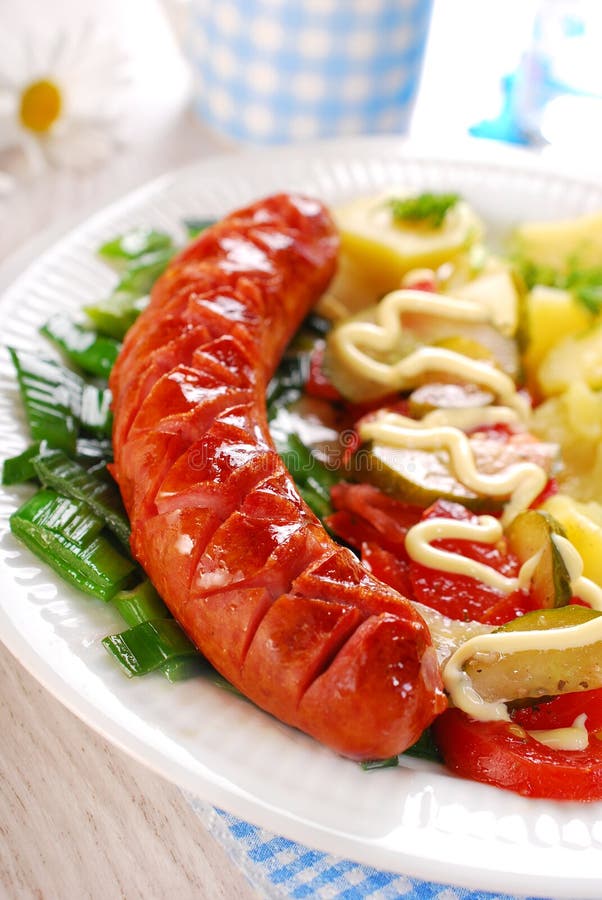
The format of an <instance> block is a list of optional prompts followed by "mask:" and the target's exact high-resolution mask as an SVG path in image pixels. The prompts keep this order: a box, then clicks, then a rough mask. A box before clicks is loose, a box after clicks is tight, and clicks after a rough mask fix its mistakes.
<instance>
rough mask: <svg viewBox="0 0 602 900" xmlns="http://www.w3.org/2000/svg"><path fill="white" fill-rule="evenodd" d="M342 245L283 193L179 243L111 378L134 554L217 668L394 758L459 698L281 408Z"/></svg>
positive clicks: (330, 737) (365, 750) (316, 209)
mask: <svg viewBox="0 0 602 900" xmlns="http://www.w3.org/2000/svg"><path fill="white" fill-rule="evenodd" d="M337 252H338V237H337V233H336V229H335V227H334V225H333V222H332V220H331V218H330V216H329V214H328V212H327V211H326V209H325V208H324V207H323V206H322V204H320V203H319V202H318V201H316V200H313V199H310V198H307V197H301V196H297V195H288V194H278V195H275V196H272V197H268V198H266V199H265V200H262V201H259V202H257V203H255V204H253V205H252V206H249V207H248V208H246V209H242V210H239V211H237V212H235V213H233V214H232V215H230V216H228V217H227V218H226V219H223V220H222V221H221V222H219V223H218V224H216V225H214V226H212V227H211V228H209V229H207V230H206V231H205V232H203V233H202V234H201V235H200V236H199V237H198V238H197V239H196V240H195V241H193V243H192V244H190V245H189V246H188V247H187V248H186V249H185V250H184V251H183V252H182V253H180V255H179V256H178V257H177V258H176V259H175V260H174V261H173V262H172V264H171V265H170V266H169V268H168V269H167V271H166V272H165V274H164V275H163V276H162V277H161V278H160V279H159V281H158V282H157V284H156V285H155V288H154V289H153V292H152V295H151V300H150V303H149V306H148V308H147V309H146V310H145V311H144V312H143V313H142V314H141V316H140V317H139V319H138V320H137V322H136V323H135V324H134V325H133V327H132V328H131V329H130V331H129V332H128V334H127V336H126V338H125V341H124V345H123V349H122V351H121V353H120V356H119V359H118V360H117V363H116V365H115V367H114V369H113V373H112V375H111V381H110V387H111V390H112V392H113V403H114V407H113V408H114V435H113V439H114V451H115V463H114V466H113V474H114V476H115V478H116V480H117V482H118V484H119V487H120V489H121V493H122V496H123V499H124V502H125V505H126V508H127V511H128V514H129V516H130V520H131V524H132V550H133V553H134V555H135V556H136V558H137V559H138V560H139V562H140V563H141V565H142V566H143V567H144V569H145V570H146V572H147V573H148V575H149V577H150V578H151V580H152V581H153V583H154V584H155V586H156V587H157V589H158V591H159V592H160V593H161V595H162V597H163V599H164V600H165V602H166V604H167V606H168V607H169V609H170V610H171V612H172V613H173V615H174V617H175V618H176V619H177V620H178V621H179V622H180V623H181V625H182V627H183V628H184V629H185V631H186V632H187V634H188V635H189V636H190V637H191V639H192V640H193V641H194V642H195V644H196V645H197V646H198V648H199V649H200V651H201V652H202V653H203V654H204V655H205V656H206V657H207V659H208V660H209V661H210V662H211V663H212V665H213V666H215V668H216V669H217V670H218V671H219V672H221V673H222V675H223V676H224V677H225V678H227V679H228V680H229V681H230V682H231V683H232V684H233V685H235V687H237V688H238V689H239V690H240V691H241V692H242V693H244V694H245V695H246V696H247V697H249V698H250V699H251V700H253V701H254V702H255V703H256V704H257V705H258V706H260V707H262V708H263V709H265V710H267V711H268V712H270V713H272V714H273V715H275V716H277V717H278V718H279V719H281V720H282V721H283V722H286V723H288V724H290V725H293V726H295V727H297V728H299V729H301V730H303V731H305V732H307V733H308V734H310V735H312V736H313V737H315V738H317V739H318V740H319V741H322V742H323V743H324V744H326V745H328V746H329V747H331V748H332V749H334V750H336V751H337V752H339V753H341V754H343V755H346V756H349V757H352V758H354V759H378V758H385V757H388V756H392V755H394V754H397V753H400V752H402V751H403V750H405V749H406V748H407V747H408V746H410V745H411V744H413V743H414V742H415V741H416V740H417V739H418V737H419V736H420V734H421V732H422V731H423V730H424V728H425V727H427V726H428V725H429V723H430V722H431V721H432V720H433V718H434V717H435V716H436V715H437V714H438V713H439V712H441V711H442V710H443V709H444V708H445V705H446V701H445V697H444V694H443V689H442V684H441V678H440V673H439V669H438V666H437V662H436V657H435V651H434V648H433V647H432V645H431V639H430V634H429V632H428V629H427V627H426V625H425V624H424V622H423V620H422V619H421V618H420V616H419V615H418V613H417V612H416V611H415V610H414V608H413V607H412V605H411V604H410V603H409V601H407V600H406V599H405V598H403V597H402V596H401V595H400V594H398V593H396V592H395V591H394V590H393V589H391V588H389V587H387V586H385V585H384V584H382V583H381V582H380V581H378V580H377V579H375V578H374V577H373V576H372V575H370V573H369V572H367V570H366V569H364V568H363V567H362V565H361V564H360V563H359V562H358V560H357V559H356V558H355V557H354V556H353V554H352V553H351V552H350V551H348V550H347V549H345V548H343V547H340V546H339V545H337V544H336V543H335V542H334V541H333V540H332V539H331V538H330V537H329V536H328V534H327V533H326V531H325V530H324V528H323V527H322V525H321V524H320V522H319V521H318V520H317V519H316V517H315V516H314V515H313V513H312V512H311V511H310V510H309V508H308V507H307V506H306V504H305V503H304V502H303V501H302V500H301V498H300V496H299V494H298V492H297V490H296V487H295V485H294V483H293V481H292V478H291V476H290V475H289V474H288V472H287V470H286V468H285V467H284V464H283V463H282V461H281V460H280V458H279V456H278V454H277V453H276V451H275V449H274V445H273V443H272V440H271V438H270V434H269V430H268V425H267V419H266V412H265V389H266V384H267V382H268V380H269V378H270V377H271V375H272V373H273V371H274V369H275V367H276V365H277V364H278V361H279V359H280V356H281V355H282V352H283V350H284V348H285V346H286V344H287V343H288V341H289V340H290V338H291V337H292V335H293V334H294V332H295V331H296V329H297V328H298V326H299V325H300V323H301V321H302V320H303V318H304V317H305V315H306V314H307V312H308V311H309V309H310V308H311V306H312V304H313V303H315V302H316V301H317V299H318V298H319V296H320V295H321V293H322V292H323V291H324V290H325V288H326V287H327V285H328V283H329V281H330V279H331V278H332V275H333V273H334V271H335V268H336V259H337Z"/></svg>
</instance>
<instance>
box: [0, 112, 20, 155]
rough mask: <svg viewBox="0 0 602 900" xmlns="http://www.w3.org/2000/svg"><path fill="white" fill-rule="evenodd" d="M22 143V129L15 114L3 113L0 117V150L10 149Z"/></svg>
mask: <svg viewBox="0 0 602 900" xmlns="http://www.w3.org/2000/svg"><path fill="white" fill-rule="evenodd" d="M22 143H23V131H22V129H21V128H20V126H19V122H18V119H17V118H16V117H15V116H11V115H3V116H1V117H0V151H3V150H10V149H11V148H13V147H17V146H21V144H22Z"/></svg>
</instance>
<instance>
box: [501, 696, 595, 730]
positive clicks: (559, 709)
mask: <svg viewBox="0 0 602 900" xmlns="http://www.w3.org/2000/svg"><path fill="white" fill-rule="evenodd" d="M583 713H585V715H586V716H587V718H586V720H585V727H586V728H587V730H588V731H589V732H592V733H595V732H597V731H602V688H596V689H595V690H593V691H578V692H576V693H573V694H559V695H558V697H553V698H551V699H550V700H545V701H540V702H538V703H536V704H535V705H534V706H524V707H522V708H521V709H516V710H514V712H513V713H512V719H513V721H515V722H517V723H518V724H519V725H522V727H523V728H528V729H530V730H531V729H537V728H543V729H546V728H568V727H569V726H570V725H572V724H573V722H574V721H575V719H576V718H577V716H580V715H582V714H583Z"/></svg>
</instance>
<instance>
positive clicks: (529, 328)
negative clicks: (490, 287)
mask: <svg viewBox="0 0 602 900" xmlns="http://www.w3.org/2000/svg"><path fill="white" fill-rule="evenodd" d="M591 323H592V315H591V313H589V312H588V311H587V309H586V308H585V307H584V306H583V305H582V304H580V303H579V302H578V301H577V300H576V299H575V297H574V296H573V294H571V293H570V291H563V290H560V289H559V288H552V287H544V286H543V285H536V286H535V287H534V288H533V289H532V290H531V291H529V293H528V294H527V296H526V298H525V308H524V327H525V338H526V353H525V359H524V364H525V368H526V370H527V373H528V375H529V376H530V380H532V379H533V378H536V377H537V371H538V369H539V366H540V365H541V363H542V361H543V359H544V358H545V357H546V356H547V354H548V353H549V352H550V350H551V349H552V348H553V347H555V346H556V345H557V344H558V343H559V342H560V341H562V340H564V339H565V338H566V337H569V336H571V335H575V334H580V333H583V332H585V331H586V329H587V328H589V327H590V325H591Z"/></svg>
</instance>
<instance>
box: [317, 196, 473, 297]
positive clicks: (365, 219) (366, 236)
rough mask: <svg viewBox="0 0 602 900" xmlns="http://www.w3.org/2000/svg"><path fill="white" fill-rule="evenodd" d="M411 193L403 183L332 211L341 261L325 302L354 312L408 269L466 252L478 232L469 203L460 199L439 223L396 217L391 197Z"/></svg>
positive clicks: (434, 265)
mask: <svg viewBox="0 0 602 900" xmlns="http://www.w3.org/2000/svg"><path fill="white" fill-rule="evenodd" d="M409 196H412V194H411V192H409V191H408V189H407V188H404V189H399V190H390V191H387V192H385V193H382V194H380V195H378V196H370V197H360V198H359V199H357V200H353V201H352V202H350V203H348V204H346V205H344V206H341V207H340V208H339V209H337V210H335V212H334V217H335V221H336V223H337V225H338V227H339V229H340V232H341V263H340V268H339V273H338V275H337V277H336V278H335V280H334V282H333V284H332V285H331V287H330V289H329V291H328V294H327V301H328V302H332V298H333V297H334V298H335V300H336V301H337V303H338V304H340V305H341V306H342V307H345V308H347V310H349V312H354V311H356V310H357V309H360V308H362V307H364V306H369V305H371V304H373V303H375V302H376V301H377V300H378V299H379V298H380V297H382V296H383V294H386V293H388V292H389V291H392V290H396V289H397V288H399V287H400V286H401V280H402V278H403V276H404V275H405V274H406V272H409V271H410V269H415V268H423V267H427V268H430V269H436V268H437V267H438V266H439V265H441V264H442V263H444V262H447V261H449V260H452V259H454V257H457V256H458V255H460V254H462V253H464V252H466V251H467V250H468V249H469V248H470V246H471V245H472V244H473V243H474V242H476V241H477V240H478V239H479V238H480V236H481V233H482V225H481V222H480V220H479V218H478V217H477V215H476V214H475V213H474V211H473V210H472V209H471V207H470V206H469V205H468V204H467V203H465V202H464V201H462V200H460V201H458V203H456V205H455V206H454V207H452V208H451V209H450V210H449V211H448V213H447V214H446V215H445V218H444V220H443V223H442V225H441V226H440V227H437V228H432V227H428V226H426V225H425V224H423V223H420V222H418V223H417V222H412V221H405V222H404V221H397V220H395V219H394V217H393V213H392V210H391V206H390V201H391V200H392V199H399V198H401V197H409Z"/></svg>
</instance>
